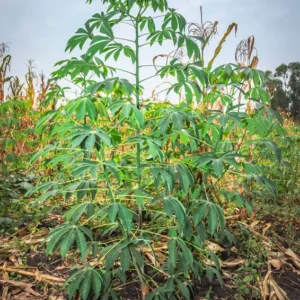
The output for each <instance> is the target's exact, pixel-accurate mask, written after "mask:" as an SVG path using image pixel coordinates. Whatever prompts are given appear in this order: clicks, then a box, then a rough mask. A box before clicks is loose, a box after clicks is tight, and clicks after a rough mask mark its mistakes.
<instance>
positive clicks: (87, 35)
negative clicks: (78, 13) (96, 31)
mask: <svg viewBox="0 0 300 300" xmlns="http://www.w3.org/2000/svg"><path fill="white" fill-rule="evenodd" d="M92 31H93V30H92V28H91V27H90V26H89V24H88V23H87V24H86V25H85V28H79V29H78V30H77V32H76V35H75V36H73V37H72V38H71V39H70V40H69V41H68V44H67V47H66V51H68V50H70V52H72V51H73V50H74V49H75V48H76V47H79V48H80V49H82V48H83V46H84V44H85V43H86V41H87V40H89V39H92V38H93V34H92Z"/></svg>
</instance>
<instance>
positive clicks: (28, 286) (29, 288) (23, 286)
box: [0, 280, 43, 299]
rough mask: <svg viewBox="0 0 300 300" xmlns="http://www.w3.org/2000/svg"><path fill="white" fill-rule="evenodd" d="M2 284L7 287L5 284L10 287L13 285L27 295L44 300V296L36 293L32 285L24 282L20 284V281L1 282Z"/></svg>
mask: <svg viewBox="0 0 300 300" xmlns="http://www.w3.org/2000/svg"><path fill="white" fill-rule="evenodd" d="M0 283H1V284H3V285H5V284H9V285H13V286H16V287H19V288H21V289H22V290H23V291H25V292H26V293H28V294H30V295H32V296H35V297H40V298H39V299H42V298H43V296H42V295H40V294H39V293H37V292H36V291H34V290H33V289H32V284H29V283H24V282H19V281H14V280H0Z"/></svg>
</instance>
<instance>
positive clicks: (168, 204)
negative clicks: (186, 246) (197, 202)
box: [163, 197, 186, 228]
mask: <svg viewBox="0 0 300 300" xmlns="http://www.w3.org/2000/svg"><path fill="white" fill-rule="evenodd" d="M163 206H164V211H165V212H166V213H167V214H168V215H169V216H172V215H173V212H174V214H175V215H176V218H177V221H178V223H179V225H180V226H181V227H182V228H183V227H185V218H186V212H185V208H184V206H183V205H182V203H181V202H180V201H179V200H178V199H176V198H173V197H167V198H165V199H164V201H163Z"/></svg>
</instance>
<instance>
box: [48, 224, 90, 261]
mask: <svg viewBox="0 0 300 300" xmlns="http://www.w3.org/2000/svg"><path fill="white" fill-rule="evenodd" d="M78 232H79V233H78ZM85 236H87V237H88V238H89V239H90V240H93V236H92V234H91V232H90V231H88V230H87V229H86V228H85V227H83V226H77V225H74V224H69V223H66V224H63V225H60V226H58V227H56V228H55V229H53V230H52V231H50V233H49V235H48V236H47V238H46V240H45V242H46V243H47V249H46V253H47V255H49V254H51V253H54V252H55V251H56V250H57V249H60V254H61V256H62V258H65V256H66V254H67V252H68V251H69V250H70V248H71V247H72V246H73V244H74V242H75V244H76V245H77V247H78V249H79V250H80V252H81V251H82V252H81V254H83V253H84V252H85V249H86V247H87V245H86V239H85ZM77 243H80V244H77Z"/></svg>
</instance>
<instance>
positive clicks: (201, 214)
mask: <svg viewBox="0 0 300 300" xmlns="http://www.w3.org/2000/svg"><path fill="white" fill-rule="evenodd" d="M208 211H209V209H208V204H207V202H204V203H203V204H202V205H201V206H200V207H198V208H197V209H196V210H195V212H194V214H193V221H194V224H195V226H197V225H198V224H199V223H200V222H201V221H202V220H203V219H205V218H206V217H207V215H208Z"/></svg>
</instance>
